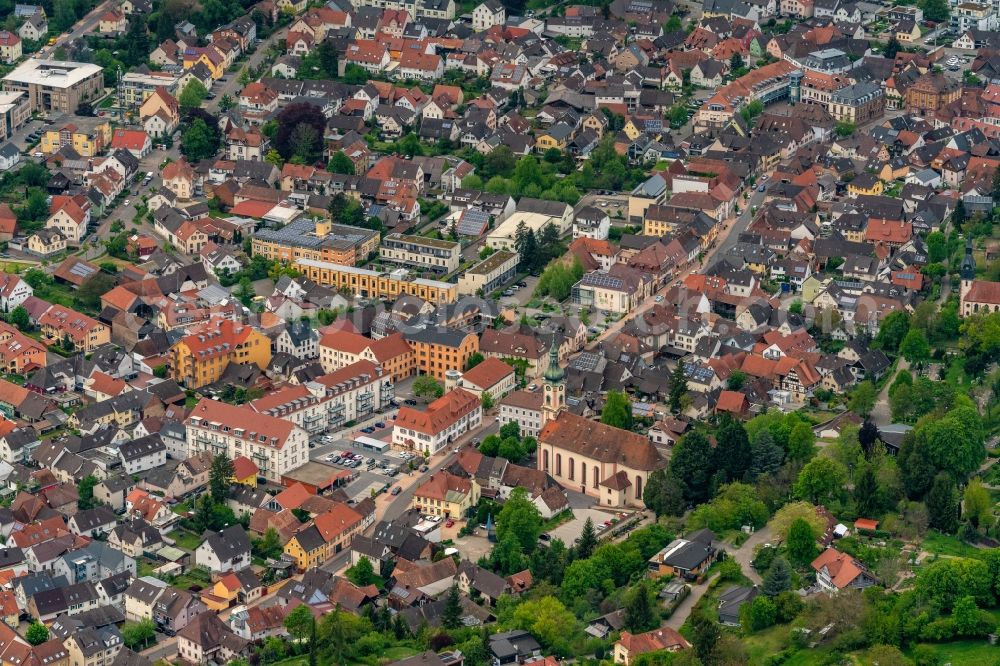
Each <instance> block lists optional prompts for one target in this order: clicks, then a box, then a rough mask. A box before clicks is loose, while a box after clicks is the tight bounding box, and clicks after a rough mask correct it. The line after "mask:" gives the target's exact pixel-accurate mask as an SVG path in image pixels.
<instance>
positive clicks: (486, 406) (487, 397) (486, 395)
mask: <svg viewBox="0 0 1000 666" xmlns="http://www.w3.org/2000/svg"><path fill="white" fill-rule="evenodd" d="M479 402H480V403H481V404H482V406H483V411H487V412H488V411H489V410H491V409H493V405H494V402H493V396H492V395H491V394H490V392H489V391H483V393H482V395H480V396H479Z"/></svg>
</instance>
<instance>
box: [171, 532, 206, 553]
mask: <svg viewBox="0 0 1000 666" xmlns="http://www.w3.org/2000/svg"><path fill="white" fill-rule="evenodd" d="M169 536H170V538H171V539H173V540H174V541H176V542H177V547H178V548H183V549H184V550H192V551H193V550H196V549H197V548H198V546H200V545H201V539H200V538H199V537H198V535H196V534H192V533H191V532H188V531H187V530H176V531H174V532H172V533H171V534H170V535H169Z"/></svg>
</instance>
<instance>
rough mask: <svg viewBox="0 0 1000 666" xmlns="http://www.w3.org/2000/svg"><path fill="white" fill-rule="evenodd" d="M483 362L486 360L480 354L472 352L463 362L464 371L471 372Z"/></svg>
mask: <svg viewBox="0 0 1000 666" xmlns="http://www.w3.org/2000/svg"><path fill="white" fill-rule="evenodd" d="M485 360H486V358H485V357H484V356H483V355H482V354H481V353H480V352H473V353H472V354H470V355H469V360H468V361H466V362H465V371H466V372H468V371H469V370H472V369H473V368H474V367H476V366H477V365H479V364H480V363H482V362H483V361H485Z"/></svg>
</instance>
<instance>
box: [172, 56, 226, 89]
mask: <svg viewBox="0 0 1000 666" xmlns="http://www.w3.org/2000/svg"><path fill="white" fill-rule="evenodd" d="M198 63H201V64H203V65H205V67H207V68H208V71H209V72H210V73H211V74H212V78H213V79H215V80H218V79H221V78H222V76H223V75H224V74H225V73H226V59H225V57H224V56H223V55H222V54H221V53H219V51H218V50H217V49H216V48H215V47H213V46H211V45H209V46H206V47H204V48H197V47H192V48H188V49H187V50H185V51H184V69H191V68H192V67H194V66H195V65H197V64H198ZM182 92H183V91H182Z"/></svg>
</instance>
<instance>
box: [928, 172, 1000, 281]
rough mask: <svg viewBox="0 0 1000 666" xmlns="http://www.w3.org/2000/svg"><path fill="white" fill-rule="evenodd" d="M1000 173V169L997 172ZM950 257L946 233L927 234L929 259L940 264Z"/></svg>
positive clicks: (930, 261) (934, 232) (933, 232)
mask: <svg viewBox="0 0 1000 666" xmlns="http://www.w3.org/2000/svg"><path fill="white" fill-rule="evenodd" d="M997 173H998V174H1000V171H998V172H997ZM947 257H948V244H947V239H946V238H945V235H944V234H943V233H942V232H940V231H932V232H931V233H929V234H927V261H928V262H929V263H932V264H938V263H941V262H942V261H944V260H945V259H946V258H947Z"/></svg>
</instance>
